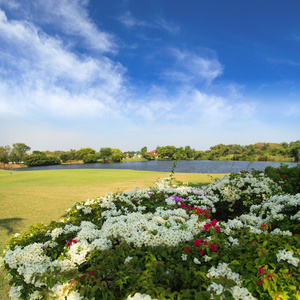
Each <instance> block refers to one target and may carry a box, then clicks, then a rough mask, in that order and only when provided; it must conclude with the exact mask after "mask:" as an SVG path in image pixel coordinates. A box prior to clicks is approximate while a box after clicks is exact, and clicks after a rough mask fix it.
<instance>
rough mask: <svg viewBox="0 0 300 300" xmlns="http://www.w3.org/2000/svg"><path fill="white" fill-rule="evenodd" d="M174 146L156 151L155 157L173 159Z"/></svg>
mask: <svg viewBox="0 0 300 300" xmlns="http://www.w3.org/2000/svg"><path fill="white" fill-rule="evenodd" d="M176 150H177V149H176V147H175V146H164V147H159V148H158V149H157V156H158V157H159V158H161V159H171V160H172V159H173V158H174V155H175V153H176Z"/></svg>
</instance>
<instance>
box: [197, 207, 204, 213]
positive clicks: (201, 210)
mask: <svg viewBox="0 0 300 300" xmlns="http://www.w3.org/2000/svg"><path fill="white" fill-rule="evenodd" d="M204 212H205V210H204V209H201V208H198V209H197V213H200V214H203V213H204Z"/></svg>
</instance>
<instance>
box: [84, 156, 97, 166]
mask: <svg viewBox="0 0 300 300" xmlns="http://www.w3.org/2000/svg"><path fill="white" fill-rule="evenodd" d="M97 160H98V155H97V154H87V155H86V156H84V158H83V162H84V163H85V164H90V163H95V162H97Z"/></svg>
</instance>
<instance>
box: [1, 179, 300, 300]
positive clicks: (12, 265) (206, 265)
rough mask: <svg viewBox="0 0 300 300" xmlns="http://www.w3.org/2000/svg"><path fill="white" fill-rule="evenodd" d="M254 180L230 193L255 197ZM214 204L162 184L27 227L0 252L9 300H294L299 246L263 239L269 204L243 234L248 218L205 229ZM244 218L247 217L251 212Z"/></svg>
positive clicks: (270, 235) (299, 241)
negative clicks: (18, 299) (62, 217)
mask: <svg viewBox="0 0 300 300" xmlns="http://www.w3.org/2000/svg"><path fill="white" fill-rule="evenodd" d="M247 178H248V179H247ZM253 178H255V177H251V176H250V177H249V174H245V175H243V174H239V175H236V176H231V177H229V185H230V186H232V187H235V188H239V189H240V191H244V190H245V189H243V187H245V186H247V189H248V188H249V187H251V188H252V189H254V186H255V185H256V184H258V185H259V184H261V180H259V179H253ZM250 179H251V180H250ZM227 180H228V178H227V177H226V178H225V179H223V180H220V181H219V183H218V185H222V184H223V183H224V182H228V181H227ZM230 180H231V181H233V183H232V184H231V182H230ZM249 180H250V182H249ZM238 181H240V184H238ZM262 182H263V183H265V185H266V182H267V183H268V182H269V181H268V180H267V181H265V180H263V181H262ZM212 185H213V186H215V183H213V184H212ZM259 186H260V185H259ZM262 186H264V185H262ZM267 186H268V185H267ZM271 186H272V185H271ZM256 188H258V187H256ZM268 188H269V189H270V191H272V192H273V190H272V189H271V188H270V186H268ZM274 189H275V188H274ZM212 190H215V189H212ZM216 190H218V191H219V192H220V191H221V189H216ZM267 192H269V190H266V191H265V190H264V194H265V193H267ZM245 194H246V195H248V193H245ZM256 194H257V195H260V196H262V192H261V193H259V192H258V191H257V192H256ZM250 195H252V193H250ZM273 197H276V196H273ZM297 197H298V196H297ZM223 198H224V197H223ZM223 198H222V199H220V200H219V199H218V198H217V197H216V196H214V195H210V194H207V193H205V191H204V190H200V189H195V188H191V187H189V186H186V185H182V186H170V180H168V181H163V182H158V183H156V184H154V185H153V187H151V188H149V189H142V190H141V189H138V188H135V189H134V190H132V191H129V192H116V193H114V194H112V193H109V194H107V195H106V196H105V197H101V198H98V199H95V200H94V199H91V200H87V201H85V202H80V203H75V204H74V205H73V207H72V208H70V209H69V210H68V212H67V215H66V217H65V218H64V219H62V220H61V221H60V222H52V223H50V224H49V225H47V226H45V225H36V226H33V227H32V228H31V229H30V230H29V231H28V232H25V233H23V234H22V235H18V234H16V235H15V236H13V237H12V238H11V240H10V241H9V242H8V243H7V245H6V248H5V250H4V253H3V259H2V264H3V265H4V267H5V269H6V272H7V275H6V276H7V278H8V279H9V280H10V284H11V285H12V288H11V292H10V294H11V296H12V297H13V296H14V297H16V298H20V299H67V300H70V299H77V300H83V299H122V300H123V299H128V300H129V299H135V300H136V299H174V300H175V299H177V300H179V299H287V298H289V299H291V300H293V299H295V300H296V299H299V296H300V291H299V286H300V275H299V269H298V266H299V257H300V253H299V250H298V249H300V238H299V236H298V235H295V236H293V235H292V233H291V232H290V231H286V232H283V231H282V230H280V229H279V228H275V227H274V226H275V225H274V224H272V226H273V227H272V231H271V228H270V226H271V223H272V222H273V221H272V218H268V213H267V209H272V205H269V206H266V207H265V206H263V204H266V203H268V201H269V199H268V198H266V199H265V200H264V202H261V201H260V200H259V201H258V202H259V204H255V205H256V207H255V209H256V210H257V215H256V222H252V223H251V224H250V223H249V218H250V216H253V218H254V215H251V214H249V215H248V218H247V217H243V216H241V217H240V220H238V219H232V220H228V221H227V222H225V221H223V220H222V221H221V220H217V219H214V218H213V217H212V215H213V214H214V213H215V207H217V206H218V203H219V202H221V203H224V200H223ZM294 198H295V197H294ZM294 198H293V199H294ZM298 198H299V197H298ZM298 198H297V199H298ZM254 199H257V198H256V197H254ZM245 201H246V200H245ZM270 201H271V203H274V201H275V198H274V199H272V197H271V198H270ZM287 201H288V200H284V199H283V198H282V201H281V202H287ZM297 201H298V200H297ZM289 202H290V203H293V202H294V201H292V200H291V201H289ZM247 203H248V202H247ZM262 203H263V204H262ZM255 205H254V206H255ZM259 205H261V207H259ZM245 206H246V205H245ZM246 207H248V206H246ZM224 209H225V210H226V208H224ZM249 210H250V211H251V213H253V214H254V213H256V211H255V210H254V208H253V205H249ZM287 213H288V212H287ZM282 214H283V216H284V218H286V217H287V215H285V211H282ZM271 215H272V213H271ZM295 218H299V211H298V213H297V214H296V217H295ZM297 220H298V219H297ZM265 221H266V222H268V223H262V222H265Z"/></svg>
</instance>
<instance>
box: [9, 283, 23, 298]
mask: <svg viewBox="0 0 300 300" xmlns="http://www.w3.org/2000/svg"><path fill="white" fill-rule="evenodd" d="M22 289H23V287H22V286H12V287H11V288H10V292H9V296H10V297H11V300H19V299H20V297H21V290H22Z"/></svg>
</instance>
